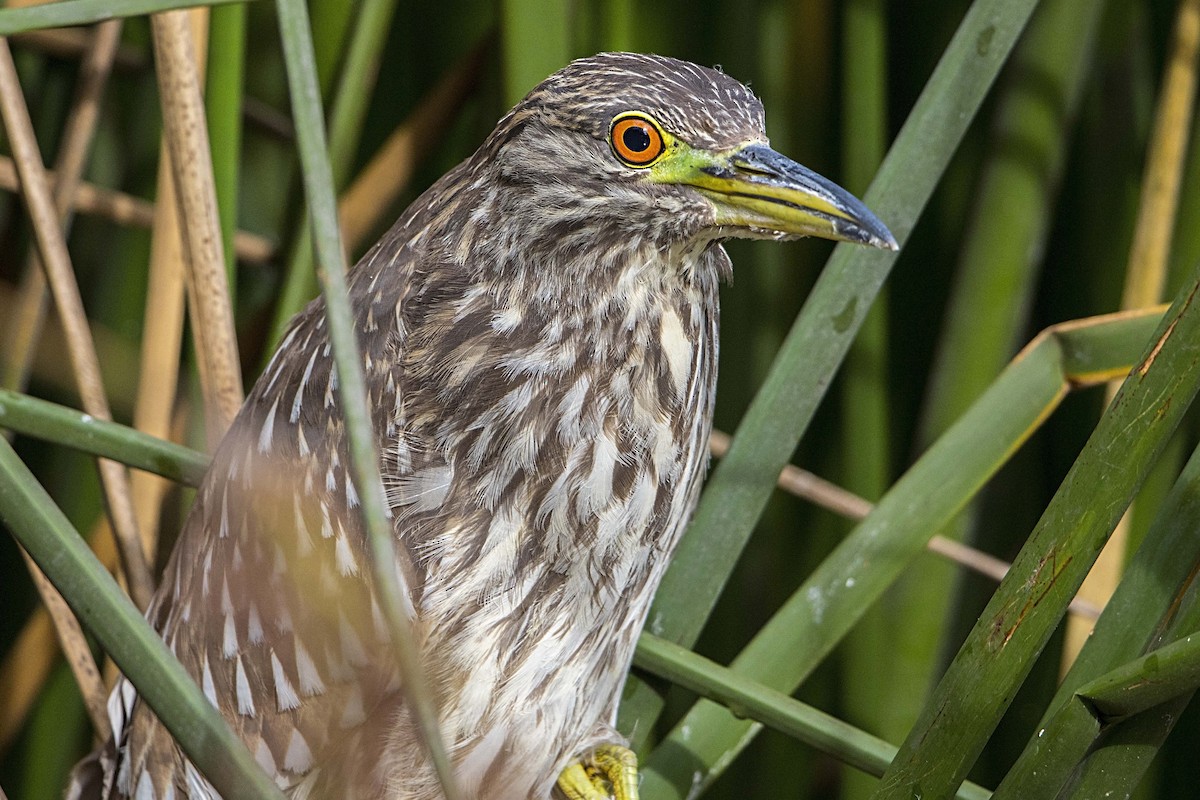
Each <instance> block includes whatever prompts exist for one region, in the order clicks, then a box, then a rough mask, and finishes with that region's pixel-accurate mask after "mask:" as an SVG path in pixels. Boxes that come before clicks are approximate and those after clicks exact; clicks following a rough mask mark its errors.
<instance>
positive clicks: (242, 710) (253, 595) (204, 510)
mask: <svg viewBox="0 0 1200 800" xmlns="http://www.w3.org/2000/svg"><path fill="white" fill-rule="evenodd" d="M397 227H398V228H399V227H400V226H399V225H398V226H397ZM375 252H376V254H378V252H379V251H378V250H377V251H375ZM409 256H410V254H409V252H408V249H407V248H406V247H403V246H402V247H399V248H395V247H393V248H392V249H391V250H390V251H389V255H388V256H387V263H378V264H375V265H374V266H372V262H371V256H370V255H369V256H368V258H367V259H365V260H364V264H363V265H360V267H359V268H357V269H356V271H355V273H354V274H353V281H354V282H355V285H354V296H355V298H356V306H357V307H356V319H357V321H358V323H359V325H360V328H361V329H362V332H363V334H364V335H363V336H360V344H361V345H362V346H363V347H364V348H365V349H364V354H363V355H364V362H365V364H366V366H367V373H368V375H367V377H368V388H369V392H370V394H371V398H370V402H371V408H372V409H373V410H374V412H375V420H374V422H375V425H376V428H377V431H378V433H379V434H380V435H383V436H388V435H389V434H390V435H395V433H396V431H394V430H391V429H393V428H394V427H395V425H396V422H395V420H396V419H397V418H398V416H402V415H398V412H397V409H398V408H399V406H400V400H399V399H398V396H399V386H398V381H397V379H396V376H395V375H394V374H392V373H391V371H392V370H394V369H396V368H397V365H398V363H399V360H398V359H397V358H396V351H397V350H398V349H399V348H400V347H401V343H400V341H399V339H400V338H402V331H400V329H399V327H398V326H397V324H396V319H394V318H393V315H395V314H397V313H398V311H397V309H398V308H399V306H400V305H401V300H402V297H401V294H402V293H403V291H404V288H403V287H404V285H405V282H404V280H403V278H404V277H405V272H406V271H407V266H406V262H405V259H406V258H408V257H409ZM385 272H387V274H386V275H385V277H386V278H387V279H388V280H386V281H381V280H380V276H381V275H384V274H385ZM384 284H386V285H387V287H388V288H387V290H386V291H377V290H376V285H380V286H382V285H384ZM385 326H386V327H385ZM380 328H383V329H384V330H383V334H382V335H372V334H373V333H375V332H376V330H378V329H380ZM345 436H346V434H345V429H344V425H343V423H342V419H341V412H340V408H339V398H338V387H337V373H336V370H335V369H334V367H333V357H332V352H331V348H330V347H329V345H328V337H327V335H326V329H325V320H324V316H323V308H322V307H321V306H320V305H319V304H316V303H314V304H313V305H312V306H310V307H309V308H308V309H307V310H306V311H305V312H303V313H302V314H301V315H300V317H298V318H297V320H296V321H295V322H294V323H293V325H292V327H291V328H290V330H289V332H288V334H287V338H286V339H285V342H284V343H283V344H282V345H281V349H280V354H278V355H277V356H276V359H275V360H274V361H273V362H272V363H271V364H270V365H269V366H268V368H267V370H266V372H264V374H263V376H262V378H261V379H260V380H259V382H258V383H257V384H256V386H255V388H254V390H253V391H252V393H251V395H250V397H249V398H248V399H247V402H246V404H245V406H244V407H243V410H242V412H241V414H240V415H239V416H238V418H237V420H236V421H235V423H234V425H233V427H232V429H231V430H230V432H229V434H228V435H227V437H226V439H225V440H224V441H223V443H222V445H221V447H220V448H219V450H218V452H217V454H216V455H215V457H214V461H213V465H212V467H211V468H210V470H209V474H208V475H207V477H206V479H205V482H204V484H203V485H202V487H201V488H200V490H199V491H198V493H197V495H196V499H195V503H194V506H193V508H192V510H191V512H190V515H189V517H188V520H187V522H186V523H185V526H184V529H183V531H182V533H181V535H180V539H179V541H178V543H177V545H176V548H175V550H174V552H173V554H172V557H171V561H170V562H169V564H168V566H167V569H166V572H165V574H164V578H163V584H162V586H161V587H160V589H159V591H158V593H157V595H156V598H155V601H154V604H153V605H152V607H151V610H150V612H149V616H150V619H151V621H152V623H153V624H154V625H155V627H156V628H157V629H158V630H159V632H160V633H161V634H162V636H163V638H164V639H165V641H166V642H167V644H168V646H169V647H170V648H171V649H172V650H173V651H174V653H175V654H176V655H177V656H178V657H179V659H180V661H181V662H182V663H183V665H184V667H185V668H186V669H187V671H188V672H189V674H191V676H192V677H193V678H194V679H195V680H196V682H197V683H198V684H199V685H200V687H201V688H202V689H203V691H204V693H205V695H206V696H207V697H208V698H209V699H210V700H211V701H212V702H213V703H214V705H216V706H217V707H218V708H220V709H221V710H222V713H223V715H224V716H225V719H226V720H227V721H228V722H229V724H230V725H231V727H232V728H233V729H234V731H235V732H236V733H237V734H238V735H239V736H240V737H241V738H242V739H243V740H244V741H245V742H246V744H247V746H248V747H249V749H250V751H251V752H252V753H253V754H254V755H255V757H256V758H257V760H258V761H259V763H261V764H262V765H263V767H264V768H265V769H266V770H267V772H268V774H272V775H275V776H276V780H277V781H278V782H279V783H280V784H281V785H282V786H284V787H285V788H287V787H291V786H298V785H299V784H300V783H301V782H302V780H303V779H304V777H305V776H306V775H309V773H310V772H311V771H312V770H314V768H315V767H319V766H320V764H321V763H322V762H324V761H326V760H328V759H327V756H328V755H329V754H330V753H333V752H335V751H338V752H340V751H345V750H354V751H355V752H356V755H358V756H369V753H365V752H364V751H363V749H362V747H360V746H359V743H360V742H365V741H376V742H378V741H381V740H382V738H383V737H382V736H368V735H364V734H365V732H366V729H367V728H369V727H370V726H371V725H372V724H375V723H378V724H386V722H387V719H386V718H387V716H388V714H389V713H391V710H392V708H391V706H392V703H393V702H395V701H394V700H392V698H394V697H395V696H396V692H397V689H398V687H399V683H398V676H397V674H396V671H395V665H394V663H393V661H392V659H391V658H390V655H389V650H388V647H387V641H388V636H387V630H386V627H385V624H384V620H383V615H382V614H381V613H380V610H379V607H378V604H377V603H376V600H375V597H374V593H373V592H372V590H371V588H370V585H371V583H370V581H369V575H368V570H369V564H368V554H367V552H366V547H365V540H364V534H363V530H362V523H361V518H360V515H359V513H358V511H357V508H358V505H359V499H358V493H357V490H356V487H355V485H354V482H353V480H352V478H351V474H350V471H349V463H348V457H347V455H346V453H347V447H346V442H345ZM385 464H386V460H385ZM398 550H399V551H400V554H401V556H402V560H403V559H406V558H407V551H406V549H405V548H404V547H400V548H398ZM126 687H127V688H126V689H125V690H124V693H122V690H121V689H118V690H117V691H116V692H115V693H114V703H113V706H114V708H113V712H114V728H115V733H116V737H115V739H114V742H115V743H116V746H117V748H118V749H119V750H120V751H121V752H120V758H119V759H118V761H117V764H118V766H117V768H116V771H115V774H114V775H113V776H112V779H113V780H114V781H115V784H116V787H115V788H116V792H117V796H124V795H130V796H132V795H135V794H136V793H137V792H138V785H137V781H139V780H148V781H150V787H152V788H153V790H154V791H153V793H152V794H147V795H145V796H148V797H159V798H162V797H165V796H167V791H168V790H167V786H168V785H170V784H174V785H175V786H176V787H179V788H182V787H184V786H186V782H187V780H188V777H189V776H188V773H189V772H194V770H192V769H191V768H190V765H188V764H187V762H186V760H185V758H184V756H183V755H182V754H181V753H180V751H179V750H178V747H177V746H176V745H175V744H174V742H173V740H172V739H171V738H170V736H169V734H168V733H167V732H166V731H165V730H164V729H163V728H162V726H161V723H160V722H159V720H158V719H157V718H156V717H155V716H154V714H153V712H152V711H151V710H150V709H149V708H148V707H147V706H146V705H145V703H144V702H142V701H141V700H140V699H139V698H138V697H137V696H136V694H135V693H133V692H132V690H131V689H129V688H128V685H126ZM364 726H365V727H364ZM142 775H146V776H147V777H146V778H142V777H141V776H142ZM360 777H361V776H360ZM146 791H149V788H148V789H147V790H146ZM136 796H138V797H139V798H141V797H143V795H141V794H136Z"/></svg>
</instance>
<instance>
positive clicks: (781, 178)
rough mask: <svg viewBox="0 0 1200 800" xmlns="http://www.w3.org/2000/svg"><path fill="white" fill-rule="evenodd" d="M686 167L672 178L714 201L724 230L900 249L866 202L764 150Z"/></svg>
mask: <svg viewBox="0 0 1200 800" xmlns="http://www.w3.org/2000/svg"><path fill="white" fill-rule="evenodd" d="M681 155H682V154H681ZM681 161H684V162H685V163H687V166H686V167H684V169H683V170H681V171H680V172H675V170H672V172H675V174H674V175H673V176H672V177H673V178H674V180H675V181H676V182H678V183H686V184H690V185H691V186H694V187H696V188H697V189H699V190H700V191H701V192H702V193H703V194H705V195H706V196H707V197H708V198H709V199H711V200H712V201H713V203H714V204H715V205H716V210H717V219H716V222H717V224H718V225H720V226H723V227H730V228H735V229H740V230H743V231H745V232H746V233H747V234H749V235H751V236H820V237H822V238H824V239H834V240H838V241H847V242H858V243H859V244H866V245H870V246H872V247H879V248H882V249H885V250H897V249H899V246H898V245H897V244H896V239H895V238H894V237H893V236H892V234H891V232H890V231H888V229H887V227H886V226H885V225H884V224H883V223H882V222H880V221H879V218H878V217H876V216H875V215H874V214H872V213H871V211H870V210H869V209H868V208H867V207H866V206H865V205H863V203H862V201H861V200H859V199H858V198H856V197H855V196H854V195H852V194H850V193H849V192H847V191H846V190H845V189H843V188H842V187H840V186H838V185H837V184H835V183H833V182H832V181H829V180H826V179H825V178H823V177H821V176H820V175H818V174H817V173H815V172H813V171H812V170H810V169H808V168H807V167H803V166H801V165H800V164H797V163H796V162H795V161H792V160H791V159H790V158H787V157H786V156H783V155H780V154H779V153H777V152H775V151H774V150H772V149H771V148H770V147H768V146H767V145H765V144H762V143H757V142H756V143H752V144H749V145H746V146H745V147H743V148H741V149H740V150H735V151H733V152H730V153H721V154H709V153H705V152H704V151H700V150H691V152H690V153H688V154H687V157H685V158H684V159H681ZM678 166H679V167H683V164H678ZM681 173H683V174H681ZM664 177H665V176H664Z"/></svg>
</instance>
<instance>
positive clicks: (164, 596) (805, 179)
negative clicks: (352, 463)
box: [90, 53, 896, 800]
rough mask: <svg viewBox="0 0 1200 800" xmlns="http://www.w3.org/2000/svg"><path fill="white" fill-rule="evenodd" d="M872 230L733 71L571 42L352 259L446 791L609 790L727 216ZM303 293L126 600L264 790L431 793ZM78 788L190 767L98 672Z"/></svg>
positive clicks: (191, 783) (678, 486)
mask: <svg viewBox="0 0 1200 800" xmlns="http://www.w3.org/2000/svg"><path fill="white" fill-rule="evenodd" d="M809 235H812V236H823V237H826V238H830V239H843V240H848V241H853V242H860V243H863V244H868V245H873V246H876V247H885V248H895V246H896V244H895V241H894V240H893V239H892V236H891V234H889V233H888V231H887V229H886V228H885V227H884V226H883V225H882V224H881V223H880V222H879V220H877V219H876V218H875V217H874V216H873V215H872V214H871V212H869V211H868V210H867V209H866V208H865V207H864V206H863V205H862V204H861V203H860V202H859V201H857V200H855V199H854V198H853V197H851V196H850V195H849V194H848V193H847V192H845V191H844V190H842V189H840V188H838V187H837V186H835V185H833V184H832V183H830V182H829V181H827V180H825V179H823V178H821V177H819V176H818V175H816V174H814V173H812V172H811V171H809V170H807V169H805V168H804V167H801V166H799V165H798V164H796V163H794V162H792V161H790V160H788V159H786V158H784V157H783V156H781V155H779V154H778V153H776V152H775V151H773V150H771V149H770V147H768V145H767V140H766V136H765V135H764V133H763V112H762V106H761V104H760V103H759V101H758V100H757V99H756V98H755V97H754V95H753V94H752V93H751V92H750V91H749V90H748V89H747V88H746V87H744V86H742V85H741V84H740V83H738V82H737V81H734V80H733V79H731V78H729V77H727V76H725V75H723V74H722V73H720V72H716V71H713V70H710V69H704V68H702V67H697V66H695V65H692V64H688V63H685V62H681V61H675V60H672V59H668V58H659V57H655V56H645V55H632V54H623V53H613V54H605V55H599V56H596V57H594V58H587V59H583V60H580V61H576V62H574V63H572V64H571V65H570V66H568V67H566V68H565V69H563V70H562V71H560V72H558V73H556V74H554V75H552V76H550V77H549V78H548V79H547V80H546V81H544V82H543V83H542V84H541V85H539V86H538V87H537V88H535V89H534V90H533V91H532V92H531V93H530V94H529V96H528V97H526V98H525V99H524V100H523V101H522V102H521V103H520V104H518V105H517V106H516V108H514V109H513V110H512V111H511V112H509V113H508V115H507V116H505V117H504V118H503V119H502V120H501V121H500V123H499V124H498V125H497V126H496V129H495V130H494V131H493V132H492V134H491V135H490V136H488V138H487V139H486V140H485V141H484V143H483V145H482V146H481V147H480V148H479V150H478V151H477V152H476V153H475V154H474V155H473V156H471V157H470V158H469V159H467V160H466V161H465V162H463V163H462V164H460V165H459V166H458V167H456V168H455V169H453V170H451V171H450V173H449V174H447V175H446V176H445V177H443V178H442V179H441V180H439V181H438V182H437V183H436V184H434V185H433V187H432V188H430V189H429V190H428V191H427V192H425V194H423V195H422V196H421V197H420V198H419V199H418V200H417V201H416V202H415V203H413V204H412V206H411V207H410V208H409V209H408V210H407V211H405V212H404V214H403V215H402V216H401V217H400V219H399V221H397V222H396V224H395V226H394V227H393V228H392V229H391V231H390V232H389V233H388V234H387V235H386V236H385V237H384V238H383V240H382V241H380V242H379V243H378V244H377V245H376V246H375V247H374V248H373V249H372V250H371V252H370V253H368V254H367V256H366V257H365V258H364V259H363V260H362V261H361V262H360V263H359V264H358V265H357V266H356V267H355V268H354V270H353V272H352V274H351V276H350V286H351V299H352V302H353V305H354V309H355V314H356V320H357V323H358V329H359V344H360V346H361V348H362V350H363V357H364V365H365V367H366V377H367V385H368V389H369V395H370V401H371V407H372V413H373V423H374V427H375V431H376V433H377V435H378V445H379V449H380V452H381V454H382V459H381V465H380V466H381V468H382V471H383V475H384V481H385V486H386V489H387V498H388V502H389V505H390V509H391V513H392V523H393V526H394V531H395V536H396V542H397V545H398V549H399V552H400V559H399V560H400V561H401V562H402V564H401V566H400V567H399V568H401V569H404V570H405V571H406V573H407V574H406V576H405V577H406V578H407V581H408V584H409V585H410V586H411V588H412V592H413V597H412V602H413V606H414V608H415V614H416V621H417V635H418V638H419V640H420V646H421V654H422V659H423V663H424V667H425V670H426V673H427V675H428V676H429V679H430V682H431V684H432V686H433V687H434V692H435V696H436V700H437V703H438V708H439V712H440V721H441V730H442V733H443V735H444V737H445V738H446V740H447V742H448V746H449V748H450V753H451V757H452V760H453V763H454V766H455V769H456V773H457V777H458V781H459V784H460V786H461V788H462V789H463V790H464V792H465V794H466V795H467V796H468V797H472V798H474V797H480V798H485V797H486V798H516V799H523V798H535V799H536V800H544V798H548V797H550V796H551V794H552V793H554V792H561V793H563V794H565V795H567V796H568V797H571V798H576V800H579V799H580V798H587V799H588V800H591V798H602V797H607V796H609V792H610V791H611V792H612V793H613V794H614V795H615V796H617V797H619V798H622V800H630V798H632V797H634V796H635V795H636V791H637V790H636V783H637V781H636V768H635V767H634V766H632V764H633V762H632V755H631V754H630V753H629V752H628V751H627V750H625V749H624V748H623V746H622V743H623V740H622V738H621V736H620V735H619V734H618V733H617V732H616V731H615V730H614V728H613V723H614V719H615V714H616V706H617V701H618V698H619V696H620V689H621V685H622V681H623V679H624V676H625V672H626V670H627V668H628V666H629V663H630V659H631V658H632V655H633V649H634V643H635V641H636V638H637V635H638V632H639V630H640V629H641V627H642V623H643V621H644V619H645V616H646V612H647V609H648V607H649V604H650V599H651V596H652V595H653V593H654V590H655V587H656V586H657V585H658V582H659V578H660V577H661V575H662V573H663V570H664V569H665V568H666V565H667V560H668V558H669V556H670V554H671V551H672V550H673V549H674V547H675V545H676V543H677V542H678V541H679V537H680V535H681V534H682V533H683V530H684V526H685V524H686V523H687V521H688V517H689V515H690V514H691V511H692V509H693V507H694V505H695V503H696V498H697V494H698V492H699V490H700V484H701V480H702V478H703V475H704V469H705V465H706V463H707V460H708V449H707V445H708V437H709V430H710V426H711V418H712V409H713V395H714V387H715V380H716V364H717V288H718V284H719V283H720V282H721V280H722V279H723V278H726V277H728V276H729V274H730V269H731V267H730V263H729V258H728V257H727V256H726V254H725V251H724V249H723V248H722V247H721V241H722V240H723V239H727V238H730V237H752V238H768V239H789V238H795V237H799V236H809ZM357 504H358V498H357V494H356V491H355V487H354V485H353V483H352V482H351V480H350V477H349V474H348V471H347V455H346V436H345V429H344V427H343V423H342V420H341V414H340V410H339V398H338V389H337V375H336V372H335V371H334V369H333V362H332V360H331V353H330V345H329V338H328V336H327V332H326V329H325V320H324V306H323V304H322V303H321V302H320V301H316V302H314V303H312V304H311V305H310V306H309V307H308V308H307V309H306V310H305V311H304V312H303V313H301V314H300V315H299V316H298V317H297V318H296V320H295V321H294V322H293V324H292V326H291V328H290V330H289V331H288V333H287V335H286V338H285V339H284V340H283V342H282V344H281V345H280V347H279V351H278V353H276V355H275V357H274V360H273V361H272V362H271V363H270V365H269V366H268V367H267V369H266V371H265V372H264V374H263V375H262V377H261V378H260V379H259V381H258V383H257V384H256V385H255V387H254V390H253V392H252V393H251V394H250V396H249V398H248V399H247V401H246V405H245V407H244V408H243V409H242V412H241V414H240V415H239V416H238V418H237V421H236V422H235V424H234V426H233V429H232V431H231V432H230V434H229V436H228V437H227V438H226V439H225V441H224V443H223V444H222V445H221V447H220V448H219V450H218V452H217V453H216V456H215V459H214V461H213V466H212V468H211V470H210V471H209V473H208V476H207V478H206V480H205V482H204V485H203V487H202V488H201V489H200V491H199V494H198V495H197V497H196V501H195V506H194V508H193V509H192V512H191V515H190V516H189V518H188V521H187V523H186V525H185V527H184V530H183V533H182V536H181V538H180V540H179V543H178V545H177V547H176V549H175V552H174V554H173V555H172V558H171V561H170V563H169V565H168V567H167V570H166V574H165V576H164V579H163V583H162V586H161V588H160V589H159V591H158V594H157V596H156V598H155V601H154V604H153V606H152V608H151V610H150V612H149V616H150V618H151V620H152V622H153V624H154V625H155V626H156V628H157V629H158V630H159V631H161V633H162V635H163V637H164V638H165V640H166V641H167V643H168V645H169V646H170V647H171V649H172V650H173V651H174V652H175V654H176V655H177V656H178V657H179V659H180V660H181V661H182V662H183V664H184V666H185V667H186V668H187V670H188V671H189V672H190V673H191V675H192V676H193V677H194V678H195V680H196V682H197V683H198V684H199V685H200V686H201V688H202V689H203V691H204V693H205V695H207V697H208V698H209V699H210V700H211V701H212V702H213V704H214V705H216V706H217V707H218V708H219V709H220V710H221V712H222V714H223V715H224V717H225V719H226V720H227V721H228V722H229V724H230V726H232V728H233V730H234V731H235V732H236V733H237V734H238V735H239V736H240V737H241V738H242V739H243V740H244V741H245V743H246V746H247V747H248V748H249V749H250V751H251V752H252V753H254V755H255V756H256V758H257V759H258V761H259V762H260V763H261V764H262V766H263V768H264V769H266V770H267V772H268V773H269V774H271V775H272V776H274V777H275V779H276V781H277V782H278V783H279V785H280V786H282V787H283V788H284V789H285V791H286V792H287V793H289V795H290V796H292V797H298V798H299V797H303V798H309V797H312V798H350V799H351V800H383V799H384V798H388V799H389V800H391V799H396V800H399V799H400V798H436V797H438V796H440V790H439V788H438V783H437V780H436V778H435V776H434V773H433V770H432V768H431V767H430V765H429V764H428V763H427V761H426V755H425V749H424V747H423V746H422V744H421V743H420V740H419V738H418V734H417V733H416V731H415V730H414V723H413V720H412V718H411V716H410V714H409V711H408V709H407V708H406V707H405V704H404V701H403V698H402V693H401V692H400V691H399V679H398V673H397V670H396V668H395V665H394V664H393V663H392V661H391V660H390V657H389V655H388V654H389V652H390V650H389V646H388V639H387V631H386V629H385V627H384V623H383V619H382V615H381V614H380V611H379V608H378V605H377V603H376V600H375V594H374V592H373V590H372V586H371V582H370V578H369V570H368V569H367V559H368V558H369V556H368V552H367V548H366V546H365V543H364V538H363V537H364V535H363V528H362V524H361V522H360V519H359V514H358V511H357V508H356V507H357ZM110 708H111V710H112V712H113V716H114V720H113V722H114V733H115V736H114V738H113V740H112V741H111V742H110V743H109V744H108V746H107V747H106V748H105V750H103V751H102V752H101V753H100V757H99V758H98V759H95V760H93V761H92V762H91V767H90V768H91V770H92V772H91V777H92V778H93V779H97V781H96V782H94V783H93V784H92V785H93V786H96V785H98V784H102V786H103V788H102V789H101V790H100V792H101V794H102V796H104V797H135V798H138V800H149V799H150V798H157V799H158V800H165V799H166V798H169V797H175V798H182V797H191V798H198V797H209V796H215V793H213V794H212V795H209V794H205V792H206V791H208V792H211V791H212V790H211V787H208V785H207V783H206V781H205V780H204V778H203V777H201V776H200V775H199V774H198V772H197V771H196V769H195V768H194V767H193V766H192V765H191V764H190V763H189V762H188V760H187V759H186V757H185V756H184V755H183V754H182V753H181V752H180V750H179V749H178V747H177V746H176V744H175V743H174V741H173V740H172V739H171V737H170V735H169V734H168V733H167V732H166V730H165V729H164V728H163V727H162V725H161V723H160V722H159V721H158V720H157V718H156V717H155V716H154V714H153V712H152V711H151V710H150V709H149V708H148V707H147V706H146V705H145V704H144V703H142V702H140V701H139V699H138V697H137V694H136V692H135V691H134V690H133V688H132V687H131V686H130V685H129V684H127V683H121V684H120V685H119V686H118V687H117V689H116V690H115V691H114V697H113V700H112V701H111V702H110Z"/></svg>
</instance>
